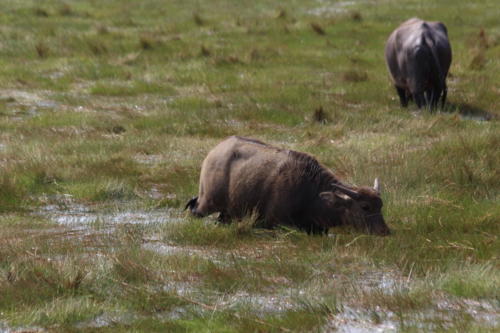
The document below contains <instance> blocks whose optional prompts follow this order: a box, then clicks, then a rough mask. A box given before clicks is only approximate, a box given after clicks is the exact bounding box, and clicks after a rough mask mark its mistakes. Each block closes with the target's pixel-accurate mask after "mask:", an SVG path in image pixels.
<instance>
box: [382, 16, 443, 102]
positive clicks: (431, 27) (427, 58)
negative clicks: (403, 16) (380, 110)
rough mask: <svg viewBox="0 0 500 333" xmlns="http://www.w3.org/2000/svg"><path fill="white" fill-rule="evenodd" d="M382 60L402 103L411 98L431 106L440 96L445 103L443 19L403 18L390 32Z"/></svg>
mask: <svg viewBox="0 0 500 333" xmlns="http://www.w3.org/2000/svg"><path fill="white" fill-rule="evenodd" d="M385 60H386V62H387V67H388V68H389V72H390V73H391V76H392V79H393V82H394V86H395V87H396V90H397V92H398V95H399V98H400V102H401V105H402V106H403V107H406V106H407V105H408V101H409V99H413V100H415V103H416V104H417V106H418V107H419V108H421V107H422V106H426V105H428V106H429V107H430V108H434V107H436V106H437V104H438V102H439V99H440V98H441V107H443V106H444V103H445V101H446V95H447V87H446V76H447V75H448V70H449V69H450V64H451V46H450V43H449V41H448V31H447V29H446V26H445V25H444V24H443V23H441V22H426V21H422V20H421V19H418V18H412V19H409V20H407V21H405V22H404V23H402V24H401V25H400V26H399V27H398V28H397V29H396V30H394V31H393V32H392V34H391V35H390V36H389V39H388V40H387V43H386V45H385Z"/></svg>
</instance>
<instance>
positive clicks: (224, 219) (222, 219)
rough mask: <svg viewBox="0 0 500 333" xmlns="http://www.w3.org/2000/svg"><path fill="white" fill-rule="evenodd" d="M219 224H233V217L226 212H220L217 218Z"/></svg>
mask: <svg viewBox="0 0 500 333" xmlns="http://www.w3.org/2000/svg"><path fill="white" fill-rule="evenodd" d="M217 222H219V223H221V224H229V223H230V222H231V217H230V216H229V215H228V214H227V213H226V212H220V214H219V217H217Z"/></svg>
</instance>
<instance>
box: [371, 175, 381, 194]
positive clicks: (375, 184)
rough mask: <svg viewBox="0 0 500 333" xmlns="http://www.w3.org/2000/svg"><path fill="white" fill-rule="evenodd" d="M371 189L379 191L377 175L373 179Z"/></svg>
mask: <svg viewBox="0 0 500 333" xmlns="http://www.w3.org/2000/svg"><path fill="white" fill-rule="evenodd" d="M373 189H374V190H375V191H377V192H378V193H380V183H379V182H378V177H377V178H375V181H374V182H373Z"/></svg>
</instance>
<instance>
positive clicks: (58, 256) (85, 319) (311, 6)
mask: <svg viewBox="0 0 500 333" xmlns="http://www.w3.org/2000/svg"><path fill="white" fill-rule="evenodd" d="M464 13H467V15H464ZM413 16H418V17H421V18H424V19H427V20H440V21H442V22H444V23H445V24H446V25H447V27H448V30H449V36H450V41H451V44H452V48H453V63H452V67H451V70H450V73H451V74H450V77H449V78H448V86H449V93H448V99H449V103H448V105H447V106H446V108H445V110H443V111H442V112H435V113H432V114H431V113H429V112H426V111H422V112H418V111H417V110H416V108H415V107H414V106H410V108H409V109H408V110H405V109H401V108H400V107H399V102H398V100H397V95H396V92H395V91H394V89H393V87H392V86H391V84H390V81H389V76H388V73H387V69H386V66H385V64H384V58H383V45H384V43H385V40H386V38H387V36H388V35H389V33H390V32H391V31H392V30H393V29H394V28H395V27H396V26H397V25H398V24H399V23H400V22H401V21H403V20H404V19H406V18H409V17H413ZM499 16H500V10H499V9H498V5H497V3H496V2H495V1H493V0H481V1H474V2H466V1H452V0H445V1H440V2H438V3H436V2H431V1H421V0H418V1H417V0H404V1H398V2H395V1H392V0H390V1H386V2H377V3H376V4H375V3H371V2H366V1H359V2H354V3H346V2H341V1H332V2H326V1H313V0H307V1H296V0H293V1H288V2H286V3H279V4H278V3H276V2H275V1H270V0H258V1H256V2H254V3H252V5H251V6H250V5H246V4H241V3H236V2H231V1H227V0H216V1H210V2H200V1H167V2H165V1H159V0H144V1H123V0H110V1H105V2H102V1H93V0H88V1H76V0H67V1H64V2H61V1H57V0H46V1H42V2H40V1H35V0H26V1H7V2H6V3H4V4H3V10H2V13H1V14H0V40H1V42H0V170H1V172H2V174H1V175H0V226H1V227H0V330H1V329H2V328H3V327H7V329H9V328H19V329H24V328H26V329H29V328H30V327H41V328H46V329H49V330H56V331H92V332H94V331H103V332H106V331H138V332H139V331H144V332H150V331H153V332H154V331H158V332H164V331H173V332H176V331H179V332H200V331H205V332H255V331H263V332H283V331H285V332H287V331H300V332H304V331H331V330H334V329H336V328H337V329H347V328H349V325H353V326H354V327H355V326H356V325H357V324H359V325H361V327H365V328H366V327H367V329H369V330H370V329H372V330H375V329H383V328H384V327H386V328H387V327H396V329H397V330H399V331H405V332H406V331H408V332H413V331H415V332H417V331H420V330H422V329H424V330H428V331H470V332H487V331H495V330H498V325H499V324H498V321H499V313H500V308H499V301H500V295H499V294H498V290H500V281H499V280H498V276H500V272H499V266H498V253H500V242H499V240H498V235H499V234H500V229H499V226H500V225H499V223H498V221H499V220H500V208H499V205H498V202H499V200H500V197H499V195H500V174H499V167H498V166H499V165H500V154H498V148H497V147H498V146H500V128H499V125H498V119H499V116H500V111H499V110H500V108H499V99H498V95H499V92H500V91H499V87H500V76H499V75H498V72H499V70H500V63H499V61H498V59H500V31H499V30H498V24H497V21H498V17H499ZM478 18H480V19H478ZM319 110H322V111H319ZM483 119H487V121H483ZM229 135H241V136H251V137H255V138H258V139H261V140H263V141H266V142H269V143H272V144H275V145H278V146H280V147H286V148H291V149H295V150H300V151H305V152H308V153H311V154H313V155H314V156H316V157H317V158H318V159H319V160H320V161H321V162H322V163H324V164H325V165H327V166H328V167H330V168H331V169H332V170H333V171H335V172H336V173H337V174H338V175H339V176H341V177H342V178H343V179H344V180H345V181H347V182H351V183H354V184H358V185H369V184H372V183H373V179H374V178H375V177H379V178H380V179H381V181H382V191H383V193H382V196H383V199H384V216H385V219H386V221H387V223H388V224H389V226H390V228H391V229H392V230H393V231H394V233H393V234H392V235H391V236H389V237H384V238H380V237H372V236H368V235H360V234H358V233H354V232H352V231H351V230H348V229H343V228H334V229H332V230H330V235H329V236H328V237H322V236H309V235H307V234H305V233H302V232H300V231H297V230H294V229H288V228H281V229H277V230H263V229H259V228H256V227H255V226H254V222H253V219H252V218H248V219H245V220H244V221H242V222H240V223H235V224H232V225H219V224H216V223H215V218H214V217H208V218H205V219H201V220H199V219H194V218H192V217H189V216H188V214H187V213H182V212H181V210H182V208H183V207H184V205H185V203H186V201H187V200H188V199H189V198H191V197H192V196H194V195H196V193H197V190H198V177H199V170H200V166H201V163H202V161H203V158H204V157H205V156H206V154H207V152H208V151H209V150H210V149H211V148H212V147H213V146H215V145H216V144H217V143H218V142H220V141H221V140H222V139H223V138H225V137H226V136H229ZM80 207H83V208H84V209H83V210H79V208H80ZM130 212H142V213H143V214H151V216H153V214H156V215H161V214H162V213H164V214H165V217H166V218H167V217H169V218H171V219H173V220H174V221H172V222H165V223H151V224H140V223H139V224H129V223H130V222H135V221H131V220H129V219H124V218H121V217H120V215H119V214H120V213H124V214H125V213H130ZM58 214H60V215H64V214H67V215H71V216H73V215H74V216H77V217H78V216H80V215H83V216H85V215H86V214H96V215H95V216H98V217H96V220H95V221H94V222H92V223H90V224H88V225H84V226H82V225H59V224H57V223H56V222H55V221H54V219H55V218H54V216H58ZM72 214H73V215H72ZM79 214H80V215H79ZM156 215H155V216H156ZM92 216H94V215H92ZM124 221H126V222H127V223H125V222H124ZM137 222H140V221H137ZM101 324H102V325H101ZM96 325H97V326H99V327H95V326H96Z"/></svg>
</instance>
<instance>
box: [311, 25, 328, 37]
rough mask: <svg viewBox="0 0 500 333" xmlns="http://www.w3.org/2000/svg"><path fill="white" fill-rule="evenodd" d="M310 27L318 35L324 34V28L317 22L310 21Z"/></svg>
mask: <svg viewBox="0 0 500 333" xmlns="http://www.w3.org/2000/svg"><path fill="white" fill-rule="evenodd" d="M311 28H312V29H313V31H314V32H315V33H317V34H318V35H326V31H325V29H324V28H323V27H322V26H321V25H320V24H319V23H317V22H311Z"/></svg>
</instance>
